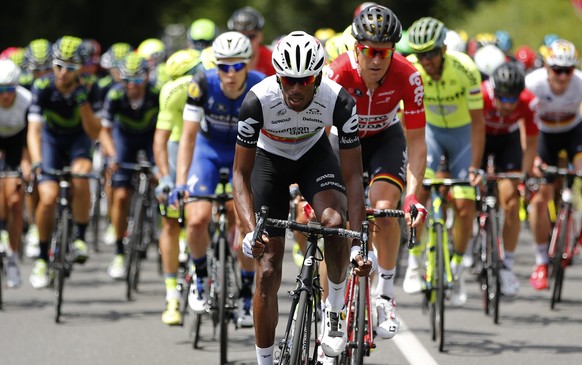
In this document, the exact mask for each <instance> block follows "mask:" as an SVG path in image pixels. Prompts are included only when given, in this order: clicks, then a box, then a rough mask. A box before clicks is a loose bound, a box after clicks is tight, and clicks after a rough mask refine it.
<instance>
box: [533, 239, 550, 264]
mask: <svg viewBox="0 0 582 365" xmlns="http://www.w3.org/2000/svg"><path fill="white" fill-rule="evenodd" d="M548 262H550V260H549V259H548V244H547V243H538V244H537V246H536V265H547V264H548Z"/></svg>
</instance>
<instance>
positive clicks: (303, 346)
mask: <svg viewBox="0 0 582 365" xmlns="http://www.w3.org/2000/svg"><path fill="white" fill-rule="evenodd" d="M312 304H313V303H312V301H311V298H310V297H309V295H308V293H307V291H305V290H302V291H301V294H299V303H297V312H296V315H295V316H296V318H295V326H294V327H293V340H292V341H293V342H292V343H293V345H292V347H291V361H290V362H289V364H290V365H301V364H307V363H308V360H309V336H308V334H309V332H310V326H311V319H310V318H311V305H312Z"/></svg>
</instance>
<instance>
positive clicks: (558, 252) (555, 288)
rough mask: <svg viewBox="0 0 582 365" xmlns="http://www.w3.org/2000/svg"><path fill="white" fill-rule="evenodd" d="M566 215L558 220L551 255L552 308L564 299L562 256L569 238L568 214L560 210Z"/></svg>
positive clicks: (562, 214)
mask: <svg viewBox="0 0 582 365" xmlns="http://www.w3.org/2000/svg"><path fill="white" fill-rule="evenodd" d="M564 216H565V217H566V219H559V220H558V221H557V222H556V226H555V228H554V229H555V230H556V229H557V230H558V234H557V238H556V239H557V241H556V244H555V246H554V249H553V252H552V255H551V257H550V265H551V266H550V268H551V272H550V280H551V282H552V298H551V300H550V308H551V309H554V308H555V306H556V303H558V302H560V301H561V300H562V298H561V296H562V282H563V280H564V267H563V266H562V257H563V256H564V250H565V247H566V240H567V239H568V228H569V227H568V223H567V222H568V220H569V219H568V215H567V213H562V212H560V215H559V217H564Z"/></svg>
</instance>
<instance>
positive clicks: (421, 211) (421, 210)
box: [403, 194, 426, 228]
mask: <svg viewBox="0 0 582 365" xmlns="http://www.w3.org/2000/svg"><path fill="white" fill-rule="evenodd" d="M411 205H414V206H415V207H416V210H417V211H418V215H417V216H416V219H414V222H413V221H412V219H411V217H410V206H411ZM403 208H404V213H406V215H405V219H406V224H408V226H409V227H414V228H416V227H418V226H420V225H421V224H422V223H423V222H424V221H425V219H426V208H425V207H424V205H422V204H420V203H419V202H418V199H417V198H416V195H414V194H409V195H407V196H406V198H404V205H403Z"/></svg>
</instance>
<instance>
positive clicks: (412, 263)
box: [408, 251, 420, 269]
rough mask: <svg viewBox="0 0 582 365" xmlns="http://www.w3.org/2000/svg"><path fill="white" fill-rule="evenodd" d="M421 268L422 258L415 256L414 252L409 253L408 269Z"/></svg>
mask: <svg viewBox="0 0 582 365" xmlns="http://www.w3.org/2000/svg"><path fill="white" fill-rule="evenodd" d="M419 266H420V256H415V255H413V254H412V252H410V251H409V252H408V267H409V268H411V269H417V268H418V267H419Z"/></svg>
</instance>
